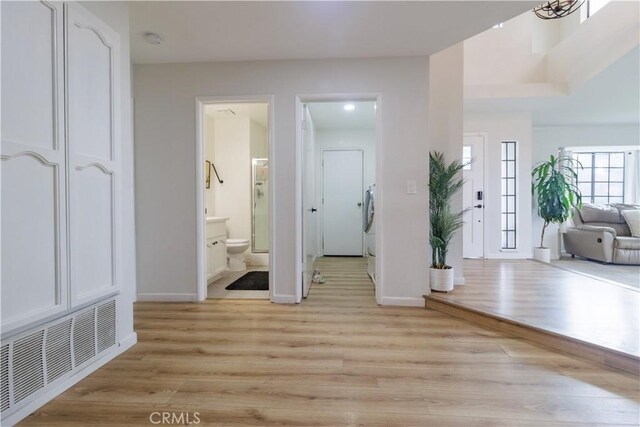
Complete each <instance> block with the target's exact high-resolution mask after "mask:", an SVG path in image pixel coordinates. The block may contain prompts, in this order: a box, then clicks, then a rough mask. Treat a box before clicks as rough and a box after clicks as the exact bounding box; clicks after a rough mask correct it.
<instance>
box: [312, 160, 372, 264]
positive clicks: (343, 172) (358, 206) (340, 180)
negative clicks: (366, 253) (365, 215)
mask: <svg viewBox="0 0 640 427" xmlns="http://www.w3.org/2000/svg"><path fill="white" fill-rule="evenodd" d="M322 165H323V169H322V184H323V187H322V188H323V205H322V206H323V212H322V218H323V221H322V225H323V248H324V249H323V252H324V255H329V256H362V255H363V251H362V239H363V231H362V209H363V200H362V199H363V197H364V189H363V183H362V180H363V176H362V173H363V153H362V150H326V151H323V153H322Z"/></svg>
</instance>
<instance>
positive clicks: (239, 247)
mask: <svg viewBox="0 0 640 427" xmlns="http://www.w3.org/2000/svg"><path fill="white" fill-rule="evenodd" d="M250 243H251V242H250V241H249V239H227V258H228V259H229V271H245V270H246V269H247V263H246V262H245V260H244V253H245V251H246V250H247V249H249V244H250Z"/></svg>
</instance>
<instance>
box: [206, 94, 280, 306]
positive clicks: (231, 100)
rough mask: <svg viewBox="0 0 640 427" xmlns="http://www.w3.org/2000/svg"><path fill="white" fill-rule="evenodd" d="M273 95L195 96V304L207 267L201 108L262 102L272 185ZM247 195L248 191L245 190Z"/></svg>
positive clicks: (271, 242)
mask: <svg viewBox="0 0 640 427" xmlns="http://www.w3.org/2000/svg"><path fill="white" fill-rule="evenodd" d="M273 101H274V96H273V95H243V96H198V97H196V103H195V106H196V164H195V170H196V289H197V300H198V301H204V300H205V299H206V298H207V277H206V276H207V272H206V268H207V264H206V259H205V256H206V251H205V245H206V239H207V236H206V215H205V214H204V190H205V188H204V187H205V183H204V161H205V158H204V157H205V156H204V140H203V138H204V130H203V126H204V123H203V120H202V115H203V114H204V107H205V106H206V105H211V104H241V103H252V102H266V103H267V104H268V105H269V106H268V128H269V129H268V130H267V131H268V141H267V144H268V147H269V182H271V183H273V182H274V171H275V167H274V166H275V164H274V156H273V143H272V142H273V105H274V104H273ZM247 191H248V190H247ZM274 193H275V191H274V189H273V185H272V186H271V187H270V191H269V300H270V301H273V283H274V282H273V271H274V270H275V265H276V261H277V260H276V257H275V256H274V251H273V249H274V248H275V241H276V236H275V233H274V232H273V224H274V216H275V215H274V210H275V202H274Z"/></svg>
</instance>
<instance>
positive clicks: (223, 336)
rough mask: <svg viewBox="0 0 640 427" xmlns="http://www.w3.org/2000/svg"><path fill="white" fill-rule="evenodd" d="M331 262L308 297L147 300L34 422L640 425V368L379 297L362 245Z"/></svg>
mask: <svg viewBox="0 0 640 427" xmlns="http://www.w3.org/2000/svg"><path fill="white" fill-rule="evenodd" d="M318 265H319V267H320V268H321V270H322V272H323V274H324V276H325V279H326V283H325V284H322V285H314V286H313V287H312V289H311V292H310V294H309V297H308V299H307V300H305V301H304V302H303V303H302V304H300V305H276V304H270V303H268V302H263V301H255V300H254V301H249V300H235V301H234V300H211V301H207V302H206V303H204V304H188V303H182V304H178V303H171V304H162V303H139V304H136V308H135V315H136V330H137V331H138V338H139V344H137V345H136V346H135V347H134V348H132V349H131V350H129V351H128V352H127V353H125V354H123V355H122V356H120V357H118V358H117V359H116V360H114V361H113V362H111V363H109V364H107V365H106V366H105V367H103V368H102V369H100V370H98V371H97V372H95V373H94V374H92V375H91V376H89V377H88V378H86V379H85V380H84V381H82V382H80V383H79V384H77V385H76V386H75V387H73V388H72V389H70V390H68V391H67V392H66V393H64V394H63V395H61V396H59V397H58V398H57V399H55V400H54V401H52V402H51V403H49V404H48V405H46V406H45V407H43V408H42V409H40V410H39V411H37V412H36V413H35V414H34V415H32V416H31V417H29V418H28V419H27V420H25V422H24V425H45V426H52V427H53V426H57V425H61V426H62V425H63V426H86V425H151V424H150V422H149V416H150V414H151V413H152V412H154V411H176V412H177V413H180V412H190V413H191V414H193V412H194V411H197V412H199V419H200V420H201V422H200V425H224V426H231V425H251V426H270V425H279V426H288V425H298V426H332V427H338V426H347V425H348V426H353V425H363V426H384V427H387V426H447V427H448V426H531V427H534V426H535V427H539V426H551V425H554V426H555V425H558V426H560V425H562V426H584V425H589V424H593V425H625V424H626V425H636V426H637V423H638V417H639V411H640V403H639V397H638V393H639V384H638V377H636V376H633V375H630V374H625V373H622V372H619V371H615V370H613V369H606V368H601V367H599V366H597V365H595V364H593V363H590V362H588V361H585V360H582V359H579V358H575V357H572V356H567V355H564V354H560V353H555V352H552V351H549V350H546V349H544V348H542V347H538V346H535V345H533V344H530V343H528V342H525V341H523V340H519V339H514V338H509V337H506V336H503V335H501V334H499V333H496V332H493V331H491V330H487V329H483V328H480V327H477V326H475V325H473V324H470V323H468V322H466V321H463V320H459V319H456V318H453V317H450V316H448V315H445V314H442V313H439V312H436V311H431V310H425V309H423V308H399V307H378V306H376V304H375V300H374V298H373V286H372V284H371V282H370V281H369V279H368V277H367V276H366V273H365V263H364V260H363V259H357V258H348V259H336V258H330V259H322V260H320V261H319V263H318ZM192 416H193V415H192ZM192 419H193V418H192Z"/></svg>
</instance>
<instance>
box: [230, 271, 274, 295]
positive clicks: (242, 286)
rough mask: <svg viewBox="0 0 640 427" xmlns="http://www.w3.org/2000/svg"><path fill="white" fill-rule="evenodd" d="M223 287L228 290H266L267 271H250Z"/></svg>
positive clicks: (267, 286) (267, 284)
mask: <svg viewBox="0 0 640 427" xmlns="http://www.w3.org/2000/svg"><path fill="white" fill-rule="evenodd" d="M225 289H227V290H229V291H268V290H269V272H268V271H251V272H249V273H247V274H245V275H244V276H242V277H241V278H239V279H238V280H236V281H235V282H233V283H232V284H230V285H229V286H227V287H226V288H225Z"/></svg>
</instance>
